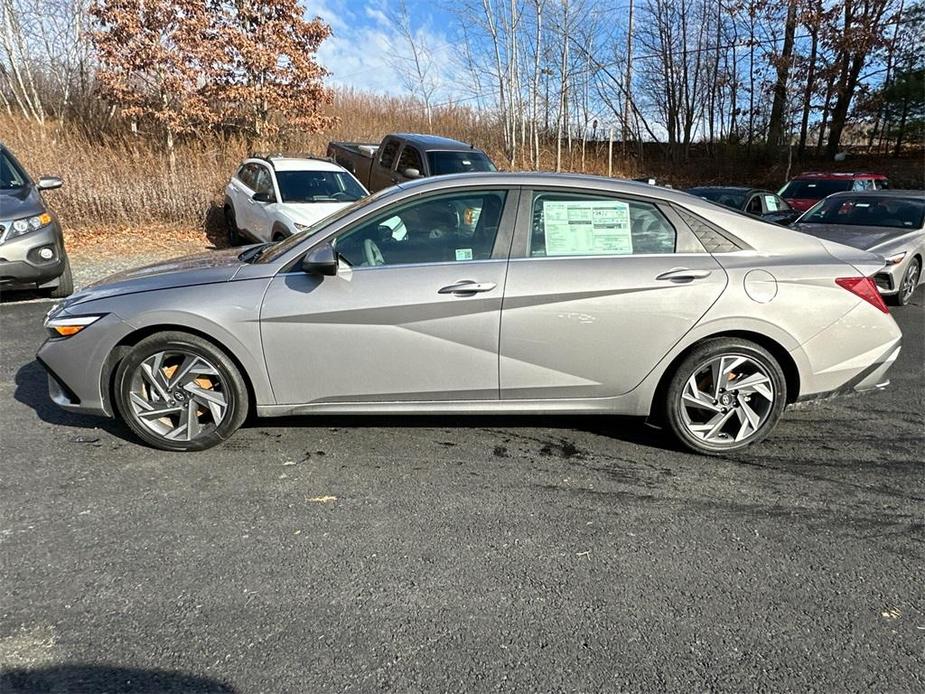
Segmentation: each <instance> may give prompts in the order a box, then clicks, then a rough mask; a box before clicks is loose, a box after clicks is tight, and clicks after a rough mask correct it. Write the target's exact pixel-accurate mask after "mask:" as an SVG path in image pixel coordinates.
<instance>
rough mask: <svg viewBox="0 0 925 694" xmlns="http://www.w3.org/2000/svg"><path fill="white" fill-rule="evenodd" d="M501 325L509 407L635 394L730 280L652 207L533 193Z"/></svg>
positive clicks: (667, 214)
mask: <svg viewBox="0 0 925 694" xmlns="http://www.w3.org/2000/svg"><path fill="white" fill-rule="evenodd" d="M522 196H523V197H524V201H523V203H522V209H523V211H522V212H521V214H520V215H519V218H518V224H517V226H518V230H517V235H516V237H515V242H514V250H513V252H512V254H511V261H510V266H509V270H508V277H507V283H506V288H505V296H504V308H503V310H502V318H501V345H500V367H499V370H500V374H501V377H500V378H501V398H502V399H524V398H538V399H546V398H590V397H613V396H616V395H622V394H623V393H627V392H629V391H630V390H632V389H633V388H634V387H636V386H637V385H638V384H639V383H640V382H641V381H642V379H643V378H644V377H645V376H646V374H648V373H649V371H651V370H652V368H653V367H654V366H655V365H656V364H657V363H658V361H659V360H660V359H661V358H662V357H663V356H664V355H665V354H666V353H667V352H668V351H669V350H670V349H671V347H672V346H673V345H675V344H676V343H677V342H678V340H680V339H681V338H682V337H683V336H684V334H685V333H687V332H688V331H689V330H690V329H691V328H693V327H694V325H695V324H696V323H697V321H698V320H699V319H700V318H701V316H703V314H704V313H706V311H707V310H708V309H709V308H710V306H712V305H713V303H714V302H715V301H716V299H717V298H719V296H720V294H721V293H722V291H723V289H724V287H725V286H726V281H727V280H726V274H725V272H724V271H723V269H722V267H721V266H720V265H719V263H717V262H716V260H715V259H714V258H713V257H712V256H711V255H710V254H709V253H706V252H705V251H704V250H703V248H702V246H700V245H699V242H698V241H697V240H696V238H695V237H693V234H691V232H690V231H689V230H687V229H682V228H681V226H682V225H681V223H680V220H677V219H675V222H674V223H672V221H671V219H672V218H674V215H673V214H672V213H671V211H670V210H667V209H664V208H660V207H659V206H658V205H656V204H654V203H652V202H648V201H645V200H644V199H631V198H623V197H619V196H613V197H610V196H604V195H588V194H585V193H582V192H578V191H575V192H565V191H562V190H559V191H524V192H523V193H522Z"/></svg>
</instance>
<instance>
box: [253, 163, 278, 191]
mask: <svg viewBox="0 0 925 694" xmlns="http://www.w3.org/2000/svg"><path fill="white" fill-rule="evenodd" d="M255 168H256V169H257V171H256V173H255V175H254V185H253V186H251V187H252V188H253V189H254V192H255V193H270V194H272V193H273V179H271V178H270V170H269V169H268V168H267V167H265V166H257V167H255Z"/></svg>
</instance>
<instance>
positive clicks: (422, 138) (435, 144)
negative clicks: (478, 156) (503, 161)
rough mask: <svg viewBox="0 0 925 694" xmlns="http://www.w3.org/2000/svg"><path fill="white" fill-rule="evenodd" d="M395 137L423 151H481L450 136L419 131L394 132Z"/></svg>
mask: <svg viewBox="0 0 925 694" xmlns="http://www.w3.org/2000/svg"><path fill="white" fill-rule="evenodd" d="M392 137H396V138H398V139H400V140H404V141H405V142H410V143H411V144H413V145H417V146H418V147H420V148H421V149H423V150H424V151H441V150H442V151H452V152H469V151H481V150H479V149H478V148H477V147H476V146H475V145H471V144H469V143H468V142H462V141H460V140H454V139H452V138H450V137H442V136H440V135H424V134H421V133H394V134H393V135H392Z"/></svg>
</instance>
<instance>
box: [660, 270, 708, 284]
mask: <svg viewBox="0 0 925 694" xmlns="http://www.w3.org/2000/svg"><path fill="white" fill-rule="evenodd" d="M712 274H713V271H712V270H689V269H688V268H686V267H675V268H672V269H671V270H668V271H667V272H663V273H662V274H660V275H656V277H655V279H657V280H662V281H669V282H691V281H692V280H702V279H704V278H705V277H709V276H710V275H712Z"/></svg>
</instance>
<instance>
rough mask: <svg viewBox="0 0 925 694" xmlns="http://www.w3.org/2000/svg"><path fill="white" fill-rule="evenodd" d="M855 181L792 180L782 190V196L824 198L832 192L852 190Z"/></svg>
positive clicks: (806, 198)
mask: <svg viewBox="0 0 925 694" xmlns="http://www.w3.org/2000/svg"><path fill="white" fill-rule="evenodd" d="M853 185H854V181H851V180H840V181H808V180H806V181H790V183H788V184H787V185H786V186H784V189H783V190H782V191H781V192H780V196H781V197H782V198H791V199H794V198H796V199H802V200H822V198H826V197H828V196H829V195H831V194H832V193H841V192H842V191H845V190H851V187H852V186H853Z"/></svg>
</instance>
